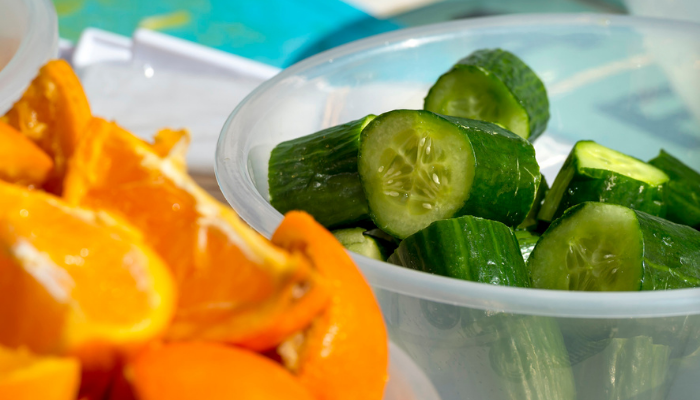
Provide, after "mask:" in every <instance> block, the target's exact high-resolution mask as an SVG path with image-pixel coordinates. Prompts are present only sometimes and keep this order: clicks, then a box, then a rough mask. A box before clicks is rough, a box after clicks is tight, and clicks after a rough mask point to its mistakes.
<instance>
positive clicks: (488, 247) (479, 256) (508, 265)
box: [395, 216, 530, 287]
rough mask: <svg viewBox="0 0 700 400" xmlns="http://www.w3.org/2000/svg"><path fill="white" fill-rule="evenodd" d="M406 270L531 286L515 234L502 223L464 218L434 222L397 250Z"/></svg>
mask: <svg viewBox="0 0 700 400" xmlns="http://www.w3.org/2000/svg"><path fill="white" fill-rule="evenodd" d="M395 254H396V259H395V260H397V261H398V262H400V263H401V265H403V266H404V267H407V268H411V269H415V270H419V271H423V272H429V273H432V274H437V275H442V276H448V277H452V278H457V279H463V280H468V281H473V282H481V283H489V284H494V285H501V286H518V287H530V277H529V276H528V274H527V270H526V269H525V262H524V261H523V258H522V255H521V254H520V248H519V246H518V241H517V239H516V238H515V235H514V234H513V231H512V230H511V229H510V228H508V227H507V226H505V225H504V224H502V223H499V222H496V221H490V220H487V219H483V218H478V217H472V216H463V217H459V218H452V219H446V220H440V221H435V222H433V223H432V224H430V225H429V226H428V227H427V228H424V229H423V230H421V231H419V232H417V233H415V234H413V235H411V236H409V237H407V238H406V239H404V240H403V241H402V242H401V244H400V245H399V247H398V249H397V250H396V253H395Z"/></svg>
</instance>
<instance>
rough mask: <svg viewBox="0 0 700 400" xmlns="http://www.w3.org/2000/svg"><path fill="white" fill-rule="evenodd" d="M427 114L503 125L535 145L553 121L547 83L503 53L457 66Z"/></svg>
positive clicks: (436, 89) (433, 95) (430, 100)
mask: <svg viewBox="0 0 700 400" xmlns="http://www.w3.org/2000/svg"><path fill="white" fill-rule="evenodd" d="M423 108H424V109H425V110H428V111H432V112H435V113H438V114H444V115H451V116H454V117H462V118H470V119H478V120H482V121H489V122H494V123H498V124H500V125H501V126H503V127H505V128H506V129H508V130H510V131H511V132H513V133H515V134H517V135H518V136H521V137H523V138H525V139H529V140H530V141H533V140H534V139H535V138H537V136H539V135H540V134H541V133H542V132H544V130H545V128H546V127H547V121H548V120H549V101H548V100H547V91H546V90H545V87H544V84H543V83H542V81H541V80H540V79H539V78H538V77H537V74H535V73H534V72H533V71H532V70H531V69H530V67H528V66H527V65H526V64H525V63H524V62H523V61H522V60H520V58H518V57H517V56H515V55H513V54H512V53H510V52H508V51H505V50H501V49H485V50H478V51H475V52H474V53H472V54H470V55H469V56H468V57H466V58H464V59H462V60H460V61H459V62H457V64H455V65H454V66H453V67H452V69H451V70H450V71H448V72H447V73H445V74H444V75H442V76H441V77H440V78H439V79H438V80H437V82H436V83H435V85H433V87H431V88H430V92H429V93H428V95H427V97H426V98H425V103H424V106H423Z"/></svg>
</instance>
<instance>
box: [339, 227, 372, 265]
mask: <svg viewBox="0 0 700 400" xmlns="http://www.w3.org/2000/svg"><path fill="white" fill-rule="evenodd" d="M365 232H366V229H365V228H347V229H339V230H336V231H333V232H331V233H333V236H335V238H336V239H338V241H339V242H340V244H342V245H343V247H345V248H346V249H348V250H350V251H352V252H355V253H357V254H360V255H363V256H365V257H369V258H374V259H375V260H379V261H386V253H385V251H384V249H383V248H382V246H381V245H380V244H379V243H378V242H377V239H375V238H374V237H372V236H369V235H366V234H365Z"/></svg>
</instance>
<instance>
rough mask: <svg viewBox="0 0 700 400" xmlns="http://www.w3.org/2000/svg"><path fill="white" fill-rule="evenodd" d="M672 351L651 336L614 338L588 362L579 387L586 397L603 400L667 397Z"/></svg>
mask: <svg viewBox="0 0 700 400" xmlns="http://www.w3.org/2000/svg"><path fill="white" fill-rule="evenodd" d="M669 355H670V349H669V347H668V346H665V345H661V344H654V343H653V341H652V338H651V337H648V336H636V337H633V338H629V339H627V338H624V339H623V338H615V339H611V340H610V341H609V343H608V345H607V347H606V348H605V349H604V350H603V351H602V352H600V353H599V354H597V355H595V356H594V357H592V358H591V359H589V360H587V361H586V365H585V366H584V367H583V368H582V370H581V372H580V374H579V376H578V378H579V379H578V380H577V386H578V389H579V392H580V393H581V394H585V398H590V399H601V400H602V399H604V400H625V399H649V400H662V399H665V398H666V390H665V386H666V383H667V375H668V374H667V371H668V370H669V362H670V359H669Z"/></svg>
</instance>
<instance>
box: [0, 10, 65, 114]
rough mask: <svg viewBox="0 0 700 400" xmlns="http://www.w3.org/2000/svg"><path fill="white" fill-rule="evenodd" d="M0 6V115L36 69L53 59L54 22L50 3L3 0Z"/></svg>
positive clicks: (54, 14) (54, 15)
mask: <svg viewBox="0 0 700 400" xmlns="http://www.w3.org/2000/svg"><path fill="white" fill-rule="evenodd" d="M0 7H1V8H2V13H0V114H4V113H5V111H6V110H7V109H9V108H10V107H11V106H12V104H13V103H14V102H15V101H16V100H17V99H19V97H20V96H21V95H22V91H23V90H24V89H25V87H26V86H27V85H28V84H29V82H30V81H31V80H32V79H33V78H34V76H35V75H36V73H37V71H38V70H39V68H40V67H41V66H42V65H43V64H44V63H45V62H46V61H48V60H49V59H51V58H53V57H55V56H56V54H57V48H58V47H57V46H58V22H57V17H56V10H55V9H54V6H53V3H52V2H51V1H50V0H3V1H2V5H0Z"/></svg>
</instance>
